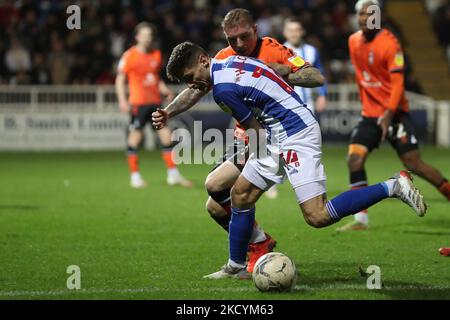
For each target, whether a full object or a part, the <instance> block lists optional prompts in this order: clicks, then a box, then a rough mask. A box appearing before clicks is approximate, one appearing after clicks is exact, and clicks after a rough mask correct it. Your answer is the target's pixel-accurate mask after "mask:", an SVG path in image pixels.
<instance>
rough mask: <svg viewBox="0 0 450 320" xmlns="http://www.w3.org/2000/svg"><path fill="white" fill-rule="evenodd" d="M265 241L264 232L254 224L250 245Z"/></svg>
mask: <svg viewBox="0 0 450 320" xmlns="http://www.w3.org/2000/svg"><path fill="white" fill-rule="evenodd" d="M266 239H267V237H266V233H265V232H264V230H263V229H262V228H261V227H260V226H259V225H258V224H255V225H254V227H253V233H252V237H251V238H250V243H258V242H262V241H264V240H266Z"/></svg>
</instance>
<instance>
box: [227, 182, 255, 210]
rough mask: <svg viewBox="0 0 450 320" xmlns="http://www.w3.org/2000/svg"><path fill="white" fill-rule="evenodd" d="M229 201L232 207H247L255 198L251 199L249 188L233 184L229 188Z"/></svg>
mask: <svg viewBox="0 0 450 320" xmlns="http://www.w3.org/2000/svg"><path fill="white" fill-rule="evenodd" d="M230 193H231V203H232V205H233V206H234V207H238V208H249V207H251V206H252V205H253V204H254V203H255V201H256V199H252V198H253V196H252V193H251V190H247V189H245V188H242V187H240V186H236V185H235V186H233V187H232V188H231V192H230Z"/></svg>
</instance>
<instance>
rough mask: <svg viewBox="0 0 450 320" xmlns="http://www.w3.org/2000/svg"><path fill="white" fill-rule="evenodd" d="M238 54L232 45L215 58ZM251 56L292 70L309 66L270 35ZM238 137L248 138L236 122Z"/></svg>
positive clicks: (220, 58) (260, 41) (257, 46)
mask: <svg viewBox="0 0 450 320" xmlns="http://www.w3.org/2000/svg"><path fill="white" fill-rule="evenodd" d="M235 55H238V54H237V53H236V51H234V50H233V48H232V47H231V46H228V47H226V48H224V49H222V50H220V51H219V52H218V53H217V54H216V56H215V57H214V59H217V60H224V59H226V58H228V57H230V56H235ZM250 58H256V59H259V60H261V61H263V62H264V63H279V64H284V65H287V66H289V67H290V68H291V71H292V72H296V71H297V70H299V69H301V68H303V67H305V66H309V65H310V64H309V62H307V61H305V60H304V59H303V58H302V57H300V56H298V55H297V54H296V53H295V52H294V51H293V50H292V49H290V48H287V47H286V46H284V45H282V44H281V43H279V42H278V41H277V40H276V39H274V38H270V37H264V38H261V39H258V43H257V45H256V48H255V50H254V52H253V53H252V54H251V55H250ZM234 135H235V137H236V138H237V139H240V140H243V139H246V136H247V135H246V134H245V129H244V128H243V127H242V126H241V125H240V124H239V123H237V124H236V129H235V133H234Z"/></svg>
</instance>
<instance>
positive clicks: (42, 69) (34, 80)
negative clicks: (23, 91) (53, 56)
mask: <svg viewBox="0 0 450 320" xmlns="http://www.w3.org/2000/svg"><path fill="white" fill-rule="evenodd" d="M30 78H31V79H30V80H31V84H50V83H51V77H50V70H49V69H48V67H47V65H46V64H45V56H44V54H43V53H42V52H36V53H35V54H34V57H33V68H32V69H31V73H30Z"/></svg>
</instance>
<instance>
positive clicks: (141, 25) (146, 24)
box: [134, 21, 156, 37]
mask: <svg viewBox="0 0 450 320" xmlns="http://www.w3.org/2000/svg"><path fill="white" fill-rule="evenodd" d="M146 28H148V29H150V30H152V34H153V37H156V26H155V25H154V24H152V23H150V22H147V21H143V22H140V23H138V24H137V25H136V27H134V34H135V35H137V34H138V33H139V31H141V30H142V29H146Z"/></svg>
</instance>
